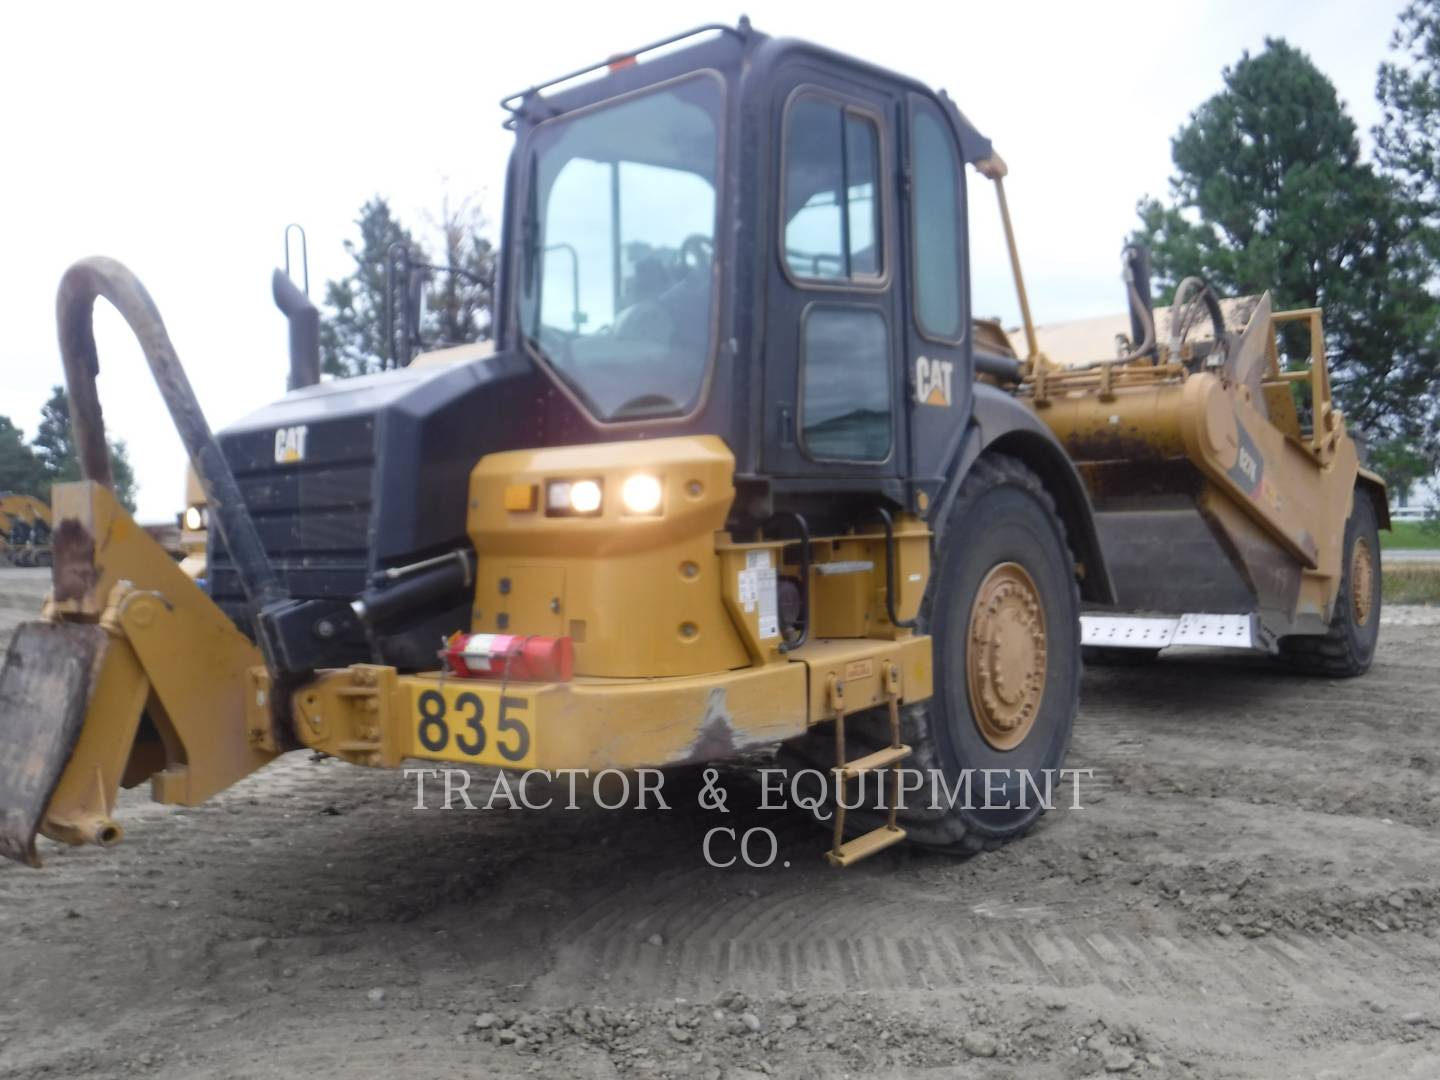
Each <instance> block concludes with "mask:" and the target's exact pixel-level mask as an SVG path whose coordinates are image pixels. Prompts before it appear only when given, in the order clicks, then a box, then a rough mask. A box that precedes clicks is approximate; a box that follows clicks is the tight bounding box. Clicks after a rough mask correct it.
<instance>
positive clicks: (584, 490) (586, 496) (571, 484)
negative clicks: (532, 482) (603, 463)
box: [545, 480, 600, 517]
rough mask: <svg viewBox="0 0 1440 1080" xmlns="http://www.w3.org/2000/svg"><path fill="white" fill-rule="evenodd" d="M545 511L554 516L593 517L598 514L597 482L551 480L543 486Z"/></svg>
mask: <svg viewBox="0 0 1440 1080" xmlns="http://www.w3.org/2000/svg"><path fill="white" fill-rule="evenodd" d="M545 510H546V512H547V513H549V514H551V515H552V516H554V515H561V516H563V515H566V514H579V515H583V516H586V517H593V516H594V515H596V514H598V513H599V512H600V483H599V481H597V480H551V481H550V482H549V483H548V484H546V485H545Z"/></svg>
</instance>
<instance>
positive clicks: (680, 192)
mask: <svg viewBox="0 0 1440 1080" xmlns="http://www.w3.org/2000/svg"><path fill="white" fill-rule="evenodd" d="M721 95H722V84H721V82H720V80H719V78H717V77H716V76H714V75H710V74H705V73H701V74H698V75H694V76H688V77H686V78H684V79H682V80H679V81H676V82H673V83H669V84H666V85H664V86H660V87H656V88H654V89H651V90H647V91H642V92H640V93H637V94H635V95H633V96H630V97H627V98H621V99H617V100H616V101H613V102H610V103H607V104H603V105H600V106H597V107H595V108H591V109H588V110H585V111H582V112H578V113H576V114H574V115H568V116H562V117H559V118H558V119H555V120H550V121H547V122H545V123H543V124H541V125H540V126H539V127H538V128H537V129H536V131H535V135H534V138H533V142H532V144H531V145H532V147H533V153H532V155H531V156H530V159H529V162H528V170H529V174H530V175H529V183H528V193H527V199H526V213H525V220H524V222H523V237H522V242H523V248H524V250H523V252H522V255H521V259H522V265H521V267H520V285H521V288H520V323H521V326H522V328H523V330H524V333H525V335H526V338H527V340H528V342H529V343H530V345H531V346H532V348H535V349H536V350H537V351H538V352H539V353H540V355H541V357H542V358H543V359H544V360H545V361H546V363H547V364H548V365H549V367H550V368H551V370H552V371H553V372H554V373H555V374H556V375H557V376H558V377H559V378H560V379H562V380H563V381H564V382H565V383H566V384H567V385H568V386H569V387H570V388H571V389H572V390H573V391H574V392H575V393H576V394H577V395H578V396H579V397H580V398H581V399H582V400H583V401H584V402H585V404H586V406H587V407H588V408H589V409H590V410H591V411H592V412H593V413H594V414H595V416H596V417H597V418H599V419H601V420H638V419H646V418H649V417H660V416H674V415H680V414H683V413H686V412H689V411H690V410H692V409H693V408H694V407H695V404H696V402H697V399H698V398H699V396H700V392H701V389H702V387H703V385H704V381H705V368H706V363H707V360H708V358H709V356H710V348H711V339H712V336H713V332H714V329H713V326H712V318H711V307H712V305H711V297H712V295H713V287H712V286H713V280H714V259H715V211H716V188H717V182H716V178H717V158H718V156H719V130H720V114H721Z"/></svg>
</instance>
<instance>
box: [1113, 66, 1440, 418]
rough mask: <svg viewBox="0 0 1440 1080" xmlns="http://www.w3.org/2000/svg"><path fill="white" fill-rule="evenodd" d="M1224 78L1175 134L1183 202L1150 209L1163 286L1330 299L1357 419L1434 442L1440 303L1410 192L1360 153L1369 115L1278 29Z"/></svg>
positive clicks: (1303, 300) (1280, 299) (1344, 380)
mask: <svg viewBox="0 0 1440 1080" xmlns="http://www.w3.org/2000/svg"><path fill="white" fill-rule="evenodd" d="M1223 79H1224V84H1225V88H1224V89H1223V90H1222V91H1221V92H1220V93H1218V94H1216V95H1215V96H1213V97H1212V98H1210V99H1209V100H1208V101H1206V102H1205V103H1203V104H1202V105H1201V106H1200V107H1199V108H1198V109H1197V110H1196V111H1195V112H1194V113H1193V114H1191V116H1190V118H1189V120H1188V121H1187V122H1186V124H1185V125H1184V126H1183V127H1182V128H1181V129H1180V131H1179V133H1178V134H1177V135H1176V136H1175V138H1174V140H1173V141H1172V143H1171V151H1172V157H1173V160H1174V164H1175V174H1174V177H1173V178H1172V180H1171V183H1170V202H1169V204H1168V205H1167V204H1165V203H1162V202H1161V201H1159V200H1157V199H1145V200H1142V201H1141V203H1140V206H1139V213H1140V219H1141V228H1140V229H1139V230H1138V232H1137V233H1136V234H1135V237H1134V239H1136V240H1137V241H1139V242H1141V243H1145V244H1148V245H1149V247H1150V248H1151V252H1152V257H1153V263H1154V267H1155V271H1156V279H1157V283H1158V285H1159V286H1160V288H1161V291H1162V292H1168V291H1170V290H1173V288H1174V286H1175V285H1176V283H1177V282H1178V281H1179V279H1180V278H1183V277H1185V276H1187V275H1190V274H1200V275H1202V276H1204V277H1205V278H1206V279H1208V280H1209V281H1210V282H1211V283H1212V284H1213V285H1214V286H1215V287H1216V288H1217V289H1218V290H1219V291H1220V292H1222V293H1229V294H1232V295H1247V294H1255V293H1259V292H1262V291H1264V290H1266V289H1269V290H1270V291H1271V292H1272V294H1273V296H1274V299H1275V302H1276V306H1277V307H1278V308H1288V307H1313V306H1320V307H1323V308H1324V309H1325V329H1326V338H1327V341H1326V346H1327V353H1328V357H1329V363H1330V368H1331V373H1332V378H1333V383H1334V388H1335V394H1336V397H1337V399H1338V400H1339V404H1340V408H1341V410H1342V411H1343V412H1344V413H1345V415H1346V417H1347V418H1348V420H1349V422H1350V423H1351V425H1352V426H1354V427H1356V428H1358V429H1359V430H1361V431H1365V432H1368V433H1369V434H1371V435H1372V436H1374V437H1376V438H1377V439H1378V438H1385V437H1391V436H1396V435H1403V436H1406V437H1409V438H1412V439H1418V440H1421V441H1424V442H1428V443H1431V444H1433V443H1434V441H1435V438H1436V434H1437V427H1440V415H1437V408H1436V392H1437V388H1440V355H1437V349H1436V343H1437V339H1436V328H1437V326H1440V305H1437V303H1436V300H1435V298H1434V297H1433V296H1432V295H1431V293H1430V291H1429V283H1430V279H1431V276H1432V272H1433V262H1432V261H1431V259H1430V257H1429V254H1428V251H1427V245H1426V243H1425V238H1424V234H1423V230H1420V229H1418V228H1417V227H1416V221H1415V215H1414V212H1413V204H1412V202H1411V200H1410V199H1409V198H1408V197H1407V196H1406V193H1405V191H1404V190H1403V187H1402V185H1401V184H1400V183H1399V182H1398V181H1397V180H1395V179H1394V178H1392V177H1390V176H1387V175H1384V174H1382V173H1379V172H1377V171H1376V170H1375V169H1374V168H1373V167H1372V166H1371V165H1370V164H1368V163H1366V162H1364V161H1363V160H1361V157H1360V149H1359V142H1358V140H1357V138H1356V129H1355V123H1354V121H1353V120H1351V118H1350V117H1349V115H1348V114H1347V113H1346V112H1345V110H1344V107H1343V106H1342V105H1341V103H1340V100H1339V98H1338V97H1337V96H1336V93H1335V88H1334V86H1333V85H1332V84H1331V82H1330V80H1329V79H1328V78H1326V77H1325V75H1323V74H1322V73H1321V72H1320V71H1319V70H1318V69H1317V68H1316V67H1315V65H1314V64H1313V63H1312V62H1311V61H1310V59H1309V58H1308V57H1307V56H1306V55H1305V54H1304V53H1302V52H1300V51H1299V50H1297V49H1295V48H1293V47H1291V46H1290V45H1288V44H1286V43H1285V42H1284V41H1280V40H1267V41H1266V43H1265V48H1264V50H1263V51H1262V52H1261V53H1260V54H1259V55H1257V56H1253V57H1252V56H1251V55H1249V54H1248V53H1246V54H1245V55H1244V56H1243V57H1242V58H1241V60H1240V61H1239V62H1238V63H1237V64H1235V66H1234V67H1229V68H1226V69H1225V70H1224V72H1223ZM1286 341H1287V342H1291V339H1289V338H1287V339H1286ZM1292 344H1293V343H1292ZM1294 351H1295V352H1297V353H1298V352H1300V351H1301V350H1300V348H1295V349H1294Z"/></svg>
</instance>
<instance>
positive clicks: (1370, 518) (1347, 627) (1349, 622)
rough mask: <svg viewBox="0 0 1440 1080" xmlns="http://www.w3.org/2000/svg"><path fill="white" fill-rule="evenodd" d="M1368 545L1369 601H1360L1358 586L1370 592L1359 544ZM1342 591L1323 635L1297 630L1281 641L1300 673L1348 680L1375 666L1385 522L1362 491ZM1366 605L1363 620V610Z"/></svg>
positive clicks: (1348, 533) (1348, 527) (1349, 526)
mask: <svg viewBox="0 0 1440 1080" xmlns="http://www.w3.org/2000/svg"><path fill="white" fill-rule="evenodd" d="M1362 543H1363V544H1366V545H1368V548H1369V555H1370V558H1369V560H1368V565H1369V575H1370V581H1369V592H1368V599H1362V603H1361V604H1359V605H1357V603H1356V593H1357V589H1358V590H1359V591H1360V592H1361V594H1362V597H1364V596H1365V590H1364V583H1363V582H1357V581H1354V580H1352V578H1353V577H1354V575H1355V569H1356V566H1355V550H1356V547H1357V545H1359V544H1362ZM1340 567H1341V571H1340V591H1339V593H1337V594H1336V596H1335V612H1334V614H1333V615H1331V617H1330V628H1329V629H1328V630H1327V631H1326V632H1325V633H1324V634H1309V635H1301V634H1294V635H1291V636H1289V637H1284V638H1281V639H1280V655H1281V656H1282V657H1284V658H1285V660H1286V661H1287V662H1288V663H1289V664H1290V666H1291V667H1293V668H1294V669H1295V670H1296V671H1301V672H1304V673H1305V674H1307V675H1325V676H1328V677H1330V678H1335V679H1347V678H1352V677H1354V676H1356V675H1363V674H1365V672H1367V671H1369V670H1370V663H1371V661H1373V660H1374V659H1375V645H1376V642H1378V641H1379V640H1380V526H1379V524H1378V522H1377V521H1376V519H1375V508H1374V506H1372V505H1371V503H1370V497H1369V496H1368V495H1367V494H1365V492H1363V491H1359V490H1357V491H1356V492H1355V495H1354V502H1353V503H1352V505H1351V509H1350V519H1349V520H1348V521H1347V522H1346V523H1345V551H1344V555H1343V557H1342V560H1341V563H1340ZM1362 608H1363V611H1364V618H1363V620H1362V618H1361V614H1360V611H1361V609H1362Z"/></svg>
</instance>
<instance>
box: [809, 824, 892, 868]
mask: <svg viewBox="0 0 1440 1080" xmlns="http://www.w3.org/2000/svg"><path fill="white" fill-rule="evenodd" d="M904 839H905V830H904V829H902V828H899V827H898V826H897V827H896V828H893V829H892V828H890V826H888V825H881V826H880V828H878V829H871V830H870V831H869V832H867V833H862V834H861V835H859V836H857V837H855V839H853V840H846V841H845V843H843V844H841V845H840V846H839V847H838V848H835V849H834V850H833V851H827V852H826V853H825V858H827V859H829V860H830V862H831V864H832V865H834V866H854V865H855V864H856V863H857V862H859V861H860V860H861V859H868V858H869V857H870V856H871V855H874V854H875V853H876V852H877V851H884V850H885V849H886V848H887V847H889V846H890V845H892V844H898V843H899V842H900V841H901V840H904Z"/></svg>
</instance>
